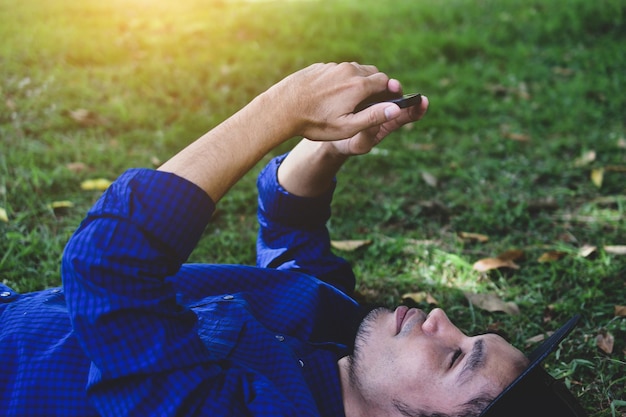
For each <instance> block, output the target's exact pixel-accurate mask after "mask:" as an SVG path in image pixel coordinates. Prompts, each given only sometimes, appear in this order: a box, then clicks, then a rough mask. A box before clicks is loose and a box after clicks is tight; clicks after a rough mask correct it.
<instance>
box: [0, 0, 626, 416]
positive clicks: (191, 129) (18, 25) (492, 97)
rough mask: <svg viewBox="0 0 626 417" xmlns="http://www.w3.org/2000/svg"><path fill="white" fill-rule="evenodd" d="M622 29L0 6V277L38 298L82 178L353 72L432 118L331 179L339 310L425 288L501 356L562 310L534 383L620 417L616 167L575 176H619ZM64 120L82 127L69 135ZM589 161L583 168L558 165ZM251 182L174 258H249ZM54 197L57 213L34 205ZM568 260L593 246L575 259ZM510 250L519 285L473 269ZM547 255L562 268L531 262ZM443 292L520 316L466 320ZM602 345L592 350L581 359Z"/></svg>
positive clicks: (164, 152)
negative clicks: (248, 106) (564, 387)
mask: <svg viewBox="0 0 626 417" xmlns="http://www.w3.org/2000/svg"><path fill="white" fill-rule="evenodd" d="M625 14H626V3H625V2H624V1H623V0H622V1H619V0H597V1H588V0H551V1H538V0H502V1H495V0H448V1H445V2H426V1H415V0H397V1H393V2H380V1H374V0H359V1H357V0H343V1H337V2H331V1H305V2H285V1H283V2H259V3H245V2H230V1H224V0H222V1H215V0H214V1H210V0H203V1H202V0H189V1H185V2H165V1H154V2H150V1H147V0H134V1H121V0H114V1H111V2H100V1H95V0H85V1H81V2H78V1H71V0H58V1H55V2H46V1H43V0H39V1H36V0H19V1H18V0H0V21H2V22H3V23H2V25H0V39H2V42H0V92H1V96H2V102H0V144H1V147H0V207H2V208H4V209H6V211H7V213H8V217H9V222H6V223H5V222H0V236H1V237H0V279H1V280H2V281H3V282H6V283H7V284H8V285H10V286H12V287H14V288H15V289H17V290H20V291H30V290H36V289H41V288H45V287H48V286H53V285H58V284H59V282H60V279H59V259H60V256H61V253H62V250H63V246H64V244H65V242H66V241H67V239H68V237H69V236H70V234H71V233H72V231H73V230H74V229H75V228H76V226H77V225H78V222H79V221H80V219H81V218H82V216H83V215H84V213H85V212H86V210H87V209H88V208H89V206H90V205H91V204H92V203H93V202H94V201H95V199H96V198H97V197H98V194H99V193H98V192H93V191H89V192H88V191H82V190H81V189H80V183H81V181H83V180H86V179H92V178H100V177H104V178H109V179H113V178H115V177H116V176H118V175H119V174H120V173H121V172H122V171H123V170H124V169H126V168H129V167H135V166H147V167H150V166H154V164H155V162H158V161H164V160H165V159H166V158H168V157H169V156H170V155H172V154H173V153H174V152H176V151H177V150H179V149H180V148H182V147H183V146H184V145H185V144H186V143H188V142H190V141H192V140H193V139H195V138H196V137H198V136H199V135H200V134H202V133H204V131H206V130H208V129H209V128H211V126H214V125H215V124H216V123H218V122H219V121H220V120H222V119H223V118H225V117H227V116H228V115H229V114H231V113H233V112H234V111H235V110H237V109H238V108H239V107H241V106H243V105H244V104H245V103H246V102H247V101H249V100H250V99H251V98H252V97H254V96H255V95H256V94H258V93H259V92H261V91H263V90H264V89H265V88H267V87H268V86H269V85H271V84H272V83H274V82H275V81H277V80H279V79H280V78H282V77H283V76H285V75H287V74H289V73H291V72H293V71H295V70H297V69H299V68H301V67H303V66H305V65H308V64H309V63H312V62H317V61H345V60H356V61H360V62H363V63H373V64H376V65H377V66H378V67H379V68H380V69H381V70H384V71H385V72H387V73H389V74H390V75H392V76H394V77H396V78H398V79H400V80H401V81H402V82H403V84H404V86H405V90H406V91H407V92H412V91H420V92H422V93H424V94H427V95H428V96H429V98H430V101H431V106H430V110H429V113H428V114H427V116H426V117H425V118H424V119H423V121H421V122H420V123H419V124H416V125H415V126H414V127H413V128H412V129H405V130H402V131H401V132H399V133H397V134H395V135H394V136H393V137H390V138H388V139H387V140H386V141H385V143H384V144H383V145H381V146H380V147H379V149H378V150H377V151H376V152H374V153H372V154H370V155H367V156H364V157H362V158H359V159H355V160H354V161H351V162H352V163H351V164H349V165H348V166H346V167H345V169H344V170H343V171H342V173H341V175H340V182H339V186H338V193H337V198H336V201H335V203H334V206H333V210H334V217H333V219H332V220H331V222H330V224H329V227H330V229H331V232H332V236H333V238H334V239H337V240H341V239H371V240H372V244H371V245H369V246H367V247H365V248H361V249H359V250H357V251H354V252H349V253H344V254H343V255H345V256H346V257H347V258H348V259H349V260H350V261H351V262H352V263H353V264H354V267H355V270H356V272H357V274H358V276H359V282H358V290H359V294H360V295H361V296H362V297H363V298H364V299H365V300H367V301H378V302H384V303H387V304H397V303H399V302H401V301H402V295H403V294H405V293H407V292H416V291H428V292H430V293H431V294H432V295H433V296H434V297H435V298H436V299H437V301H438V303H439V306H441V307H443V308H444V309H446V311H448V313H449V315H450V316H451V317H452V318H453V319H454V320H455V321H456V322H457V323H458V324H459V325H460V326H461V327H462V328H463V329H465V330H467V331H469V332H477V331H483V330H484V329H486V328H487V327H490V326H492V327H493V326H496V327H498V328H500V329H501V330H502V331H504V332H506V333H507V334H508V336H509V337H510V339H511V340H512V342H514V343H515V344H517V345H518V346H520V347H522V348H525V347H527V346H528V343H527V342H526V339H528V338H529V337H531V336H535V335H537V334H540V333H542V332H543V331H544V330H553V329H554V328H555V327H556V326H557V325H558V324H559V323H561V322H563V321H564V320H566V319H567V318H568V317H569V316H571V315H572V314H574V313H578V312H580V313H582V315H583V320H582V325H581V326H580V327H579V328H578V329H576V330H575V331H574V333H573V335H572V336H571V337H570V338H569V339H567V341H566V342H564V343H563V345H562V347H561V348H560V350H559V352H558V355H555V356H554V357H552V358H550V359H549V360H548V361H547V366H548V369H549V371H550V372H551V373H553V374H554V375H557V376H561V377H565V378H566V381H567V383H568V384H570V386H571V387H572V390H573V391H574V392H575V393H576V394H577V395H579V396H580V398H581V401H582V402H583V403H584V404H585V405H586V406H587V408H588V409H589V410H590V411H591V412H592V416H623V415H624V413H626V406H625V405H624V398H626V388H625V387H626V377H625V376H624V375H626V357H625V352H626V321H625V320H624V319H623V318H616V317H614V313H613V311H614V306H615V305H624V304H626V256H623V255H621V256H620V255H614V254H610V253H606V252H605V251H604V250H602V249H601V248H602V247H603V246H605V245H624V244H626V238H625V236H626V173H625V172H620V171H619V170H610V169H609V170H606V171H605V175H604V181H603V183H602V186H601V187H597V186H596V185H594V184H593V183H592V181H591V179H590V174H591V171H592V169H596V168H602V167H624V166H626V149H625V147H626V145H624V142H625V138H626V126H625V114H626V113H625V110H626V95H625V94H624V93H623V91H624V90H625V88H626V54H624V45H625V44H626V43H625V42H626V23H625V21H624V19H625ZM76 109H86V110H89V111H91V112H93V114H95V115H97V116H98V117H97V118H96V119H95V120H96V122H97V123H95V125H94V126H84V125H81V124H79V123H77V122H76V121H75V120H73V119H72V118H71V117H70V112H71V111H74V110H76ZM515 138H517V139H520V138H521V139H527V140H524V141H520V140H514V139H515ZM288 148H289V146H288V145H285V146H284V147H282V148H281V149H277V150H276V153H278V152H282V151H285V150H287V149H288ZM588 151H595V152H596V155H597V156H596V159H595V160H594V161H592V162H590V163H589V164H587V165H583V166H580V165H578V164H576V163H575V161H576V160H577V159H578V158H580V157H581V156H583V155H585V154H586V153H587V152H588ZM75 162H81V163H83V164H84V166H85V167H86V168H85V169H84V170H82V171H80V172H78V173H75V172H72V171H70V170H69V169H68V168H67V165H68V164H69V163H75ZM258 169H260V166H259V167H257V168H256V169H255V170H254V171H253V172H251V173H250V175H248V176H246V177H245V178H244V179H243V180H242V182H241V183H240V184H238V185H237V186H236V187H235V188H234V189H233V191H232V192H231V194H230V195H229V196H228V197H227V198H225V199H224V200H223V202H222V203H221V205H220V207H219V211H218V213H217V216H216V219H215V223H214V224H212V225H211V226H210V227H209V228H208V229H207V231H206V233H205V235H204V237H203V239H202V242H201V244H200V246H199V247H198V248H197V250H196V251H195V252H194V254H193V255H192V260H193V261H207V262H239V263H245V264H250V263H253V262H254V252H253V250H254V239H255V208H256V207H255V205H256V200H255V188H254V180H255V175H256V173H257V172H258ZM424 173H428V174H431V175H433V176H435V177H436V178H437V180H438V182H437V186H436V187H432V186H430V185H428V184H427V183H426V182H425V181H424V179H423V174H424ZM62 200H69V201H71V202H72V203H73V207H70V208H67V209H64V210H62V211H61V210H57V211H54V210H52V209H51V208H50V207H49V205H50V204H51V203H52V202H55V201H62ZM461 231H464V232H476V233H483V234H486V235H488V236H489V241H488V242H486V243H469V242H463V241H461V240H460V239H458V238H457V233H458V232H461ZM426 240H428V242H425V241H426ZM584 244H591V245H596V246H598V247H599V248H600V249H599V250H598V251H597V252H596V253H595V254H594V255H593V256H590V257H587V258H583V257H580V256H578V255H577V254H578V249H579V248H580V247H581V246H583V245H584ZM513 248H516V249H522V250H523V251H524V253H525V258H524V259H523V260H521V261H519V262H518V263H519V265H520V269H519V270H514V271H509V270H500V271H493V272H491V273H489V274H480V273H478V272H476V271H474V270H473V269H472V264H473V263H474V262H475V261H477V260H479V259H481V258H485V257H492V256H496V255H497V254H499V253H501V252H503V251H504V250H508V249H513ZM547 250H559V251H562V252H565V253H567V256H565V257H564V258H562V259H561V260H559V261H556V262H550V263H540V262H538V261H537V259H538V258H539V256H540V255H541V254H542V253H544V252H546V251H547ZM464 291H473V292H495V293H496V294H498V295H499V296H500V297H501V298H502V299H503V300H505V301H510V302H515V303H516V304H517V305H518V306H519V308H520V310H521V314H520V315H517V316H508V315H506V314H504V313H499V312H491V313H490V312H486V311H483V310H481V309H479V308H478V307H476V306H473V305H470V304H468V302H467V300H466V299H465V297H464V296H463V292H464ZM425 307H427V306H425ZM601 331H608V332H609V333H610V334H612V335H613V336H614V338H615V347H614V350H613V353H612V354H606V353H603V352H601V351H600V350H599V349H598V348H597V347H596V345H595V338H596V335H597V334H598V333H599V332H601Z"/></svg>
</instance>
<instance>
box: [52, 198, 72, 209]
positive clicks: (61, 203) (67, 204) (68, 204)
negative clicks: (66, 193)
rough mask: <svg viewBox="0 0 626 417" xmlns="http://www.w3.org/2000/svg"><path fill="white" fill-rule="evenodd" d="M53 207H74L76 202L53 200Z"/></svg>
mask: <svg viewBox="0 0 626 417" xmlns="http://www.w3.org/2000/svg"><path fill="white" fill-rule="evenodd" d="M49 207H50V208H51V209H63V208H70V207H74V203H72V202H71V201H69V200H61V201H53V202H52V203H50V206H49Z"/></svg>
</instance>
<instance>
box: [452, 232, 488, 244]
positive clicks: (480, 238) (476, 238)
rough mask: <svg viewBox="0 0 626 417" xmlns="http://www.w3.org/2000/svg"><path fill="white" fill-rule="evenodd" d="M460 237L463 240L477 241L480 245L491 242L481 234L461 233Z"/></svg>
mask: <svg viewBox="0 0 626 417" xmlns="http://www.w3.org/2000/svg"><path fill="white" fill-rule="evenodd" d="M459 237H460V238H461V239H463V240H470V241H472V240H473V241H477V242H480V243H485V242H488V241H489V236H487V235H483V234H480V233H472V232H459Z"/></svg>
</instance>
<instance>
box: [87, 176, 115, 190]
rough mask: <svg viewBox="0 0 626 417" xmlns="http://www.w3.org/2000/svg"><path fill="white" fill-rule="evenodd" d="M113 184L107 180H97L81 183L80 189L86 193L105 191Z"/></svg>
mask: <svg viewBox="0 0 626 417" xmlns="http://www.w3.org/2000/svg"><path fill="white" fill-rule="evenodd" d="M111 184H112V182H111V181H109V180H107V179H105V178H97V179H94V180H85V181H83V182H81V183H80V188H81V189H83V190H85V191H104V190H106V189H107V188H109V185H111Z"/></svg>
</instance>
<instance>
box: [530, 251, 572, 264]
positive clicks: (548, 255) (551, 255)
mask: <svg viewBox="0 0 626 417" xmlns="http://www.w3.org/2000/svg"><path fill="white" fill-rule="evenodd" d="M565 255H567V253H566V252H561V251H558V250H551V251H548V252H545V253H543V254H542V255H541V256H540V257H539V259H537V262H554V261H558V260H560V259H563V258H564V257H565Z"/></svg>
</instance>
